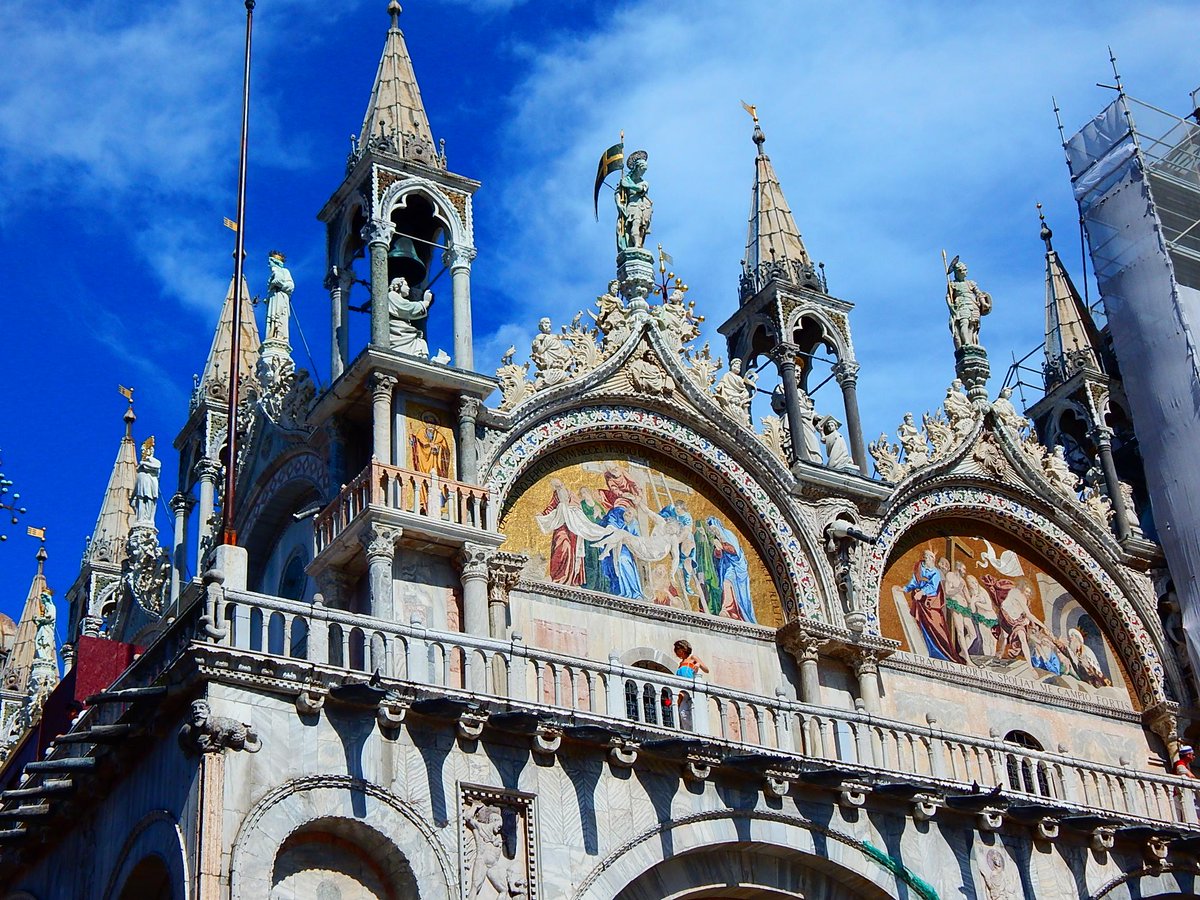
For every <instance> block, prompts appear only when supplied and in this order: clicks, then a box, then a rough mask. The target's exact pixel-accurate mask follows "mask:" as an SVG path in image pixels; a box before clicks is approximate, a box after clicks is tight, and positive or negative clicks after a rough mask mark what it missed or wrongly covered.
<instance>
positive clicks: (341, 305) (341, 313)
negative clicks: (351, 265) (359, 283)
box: [325, 268, 354, 383]
mask: <svg viewBox="0 0 1200 900" xmlns="http://www.w3.org/2000/svg"><path fill="white" fill-rule="evenodd" d="M352 284H354V270H353V269H341V270H339V269H336V268H334V269H330V270H329V274H328V275H326V276H325V290H327V291H329V323H330V334H329V348H330V361H329V372H330V376H329V381H330V383H332V382H334V381H337V379H338V376H339V375H341V374H342V373H343V372H344V371H346V366H347V365H349V364H350V286H351V285H352Z"/></svg>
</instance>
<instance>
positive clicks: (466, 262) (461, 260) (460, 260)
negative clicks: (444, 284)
mask: <svg viewBox="0 0 1200 900" xmlns="http://www.w3.org/2000/svg"><path fill="white" fill-rule="evenodd" d="M474 259H475V248H474V247H458V246H455V247H451V248H450V249H449V250H447V251H446V252H445V253H444V254H443V255H442V262H443V264H444V265H445V266H446V268H448V269H449V270H450V278H451V280H452V283H453V286H454V287H453V290H454V365H455V367H456V368H459V369H468V370H470V369H474V368H475V353H474V350H473V349H472V345H471V262H472V260H474Z"/></svg>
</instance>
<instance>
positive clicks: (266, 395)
mask: <svg viewBox="0 0 1200 900" xmlns="http://www.w3.org/2000/svg"><path fill="white" fill-rule="evenodd" d="M259 377H260V381H261V382H262V384H263V392H262V395H261V396H260V397H259V401H258V402H259V405H260V406H261V407H262V410H263V412H264V413H266V414H267V418H269V419H270V420H271V421H272V422H274V423H275V424H276V425H279V426H281V427H283V428H287V429H299V428H303V427H305V421H306V419H307V418H308V411H309V409H310V408H311V407H312V405H313V401H314V400H316V397H317V389H316V386H315V385H314V384H313V380H312V377H311V376H310V375H309V374H308V370H307V369H297V368H296V367H295V365H294V364H291V360H290V359H288V360H286V363H285V362H284V361H282V360H280V359H279V358H278V357H264V358H263V359H262V360H261V361H260V366H259Z"/></svg>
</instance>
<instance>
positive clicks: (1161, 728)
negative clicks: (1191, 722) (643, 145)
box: [1142, 700, 1179, 762]
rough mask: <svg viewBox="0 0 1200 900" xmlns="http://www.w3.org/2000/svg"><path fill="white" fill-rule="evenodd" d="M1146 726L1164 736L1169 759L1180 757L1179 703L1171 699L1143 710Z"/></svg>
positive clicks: (1169, 760) (1143, 719)
mask: <svg viewBox="0 0 1200 900" xmlns="http://www.w3.org/2000/svg"><path fill="white" fill-rule="evenodd" d="M1142 721H1143V722H1144V723H1145V725H1146V727H1147V728H1149V729H1150V730H1151V731H1153V732H1154V733H1155V734H1156V735H1158V736H1159V737H1160V738H1162V740H1163V743H1164V744H1166V746H1167V761H1168V762H1172V761H1174V760H1175V759H1177V758H1178V757H1179V731H1178V729H1179V704H1178V703H1173V702H1171V701H1170V700H1163V701H1162V702H1161V703H1156V704H1154V705H1153V706H1151V707H1149V708H1147V709H1146V710H1144V711H1143V712H1142Z"/></svg>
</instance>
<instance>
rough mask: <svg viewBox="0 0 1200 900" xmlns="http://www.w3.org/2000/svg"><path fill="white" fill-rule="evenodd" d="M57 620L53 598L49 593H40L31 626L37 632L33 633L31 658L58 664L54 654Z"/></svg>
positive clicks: (45, 591) (46, 591)
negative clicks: (32, 625) (55, 624)
mask: <svg viewBox="0 0 1200 900" xmlns="http://www.w3.org/2000/svg"><path fill="white" fill-rule="evenodd" d="M57 618H58V616H57V614H56V612H55V610H54V598H53V597H52V596H51V595H50V591H48V590H44V591H42V594H41V597H40V598H39V603H38V611H37V615H35V616H34V617H33V624H34V626H35V627H36V628H37V630H36V631H35V632H34V633H33V658H34V659H35V660H48V661H51V662H54V663H55V665H57V664H58V662H57V658H56V652H55V636H54V623H55V620H56V619H57Z"/></svg>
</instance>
